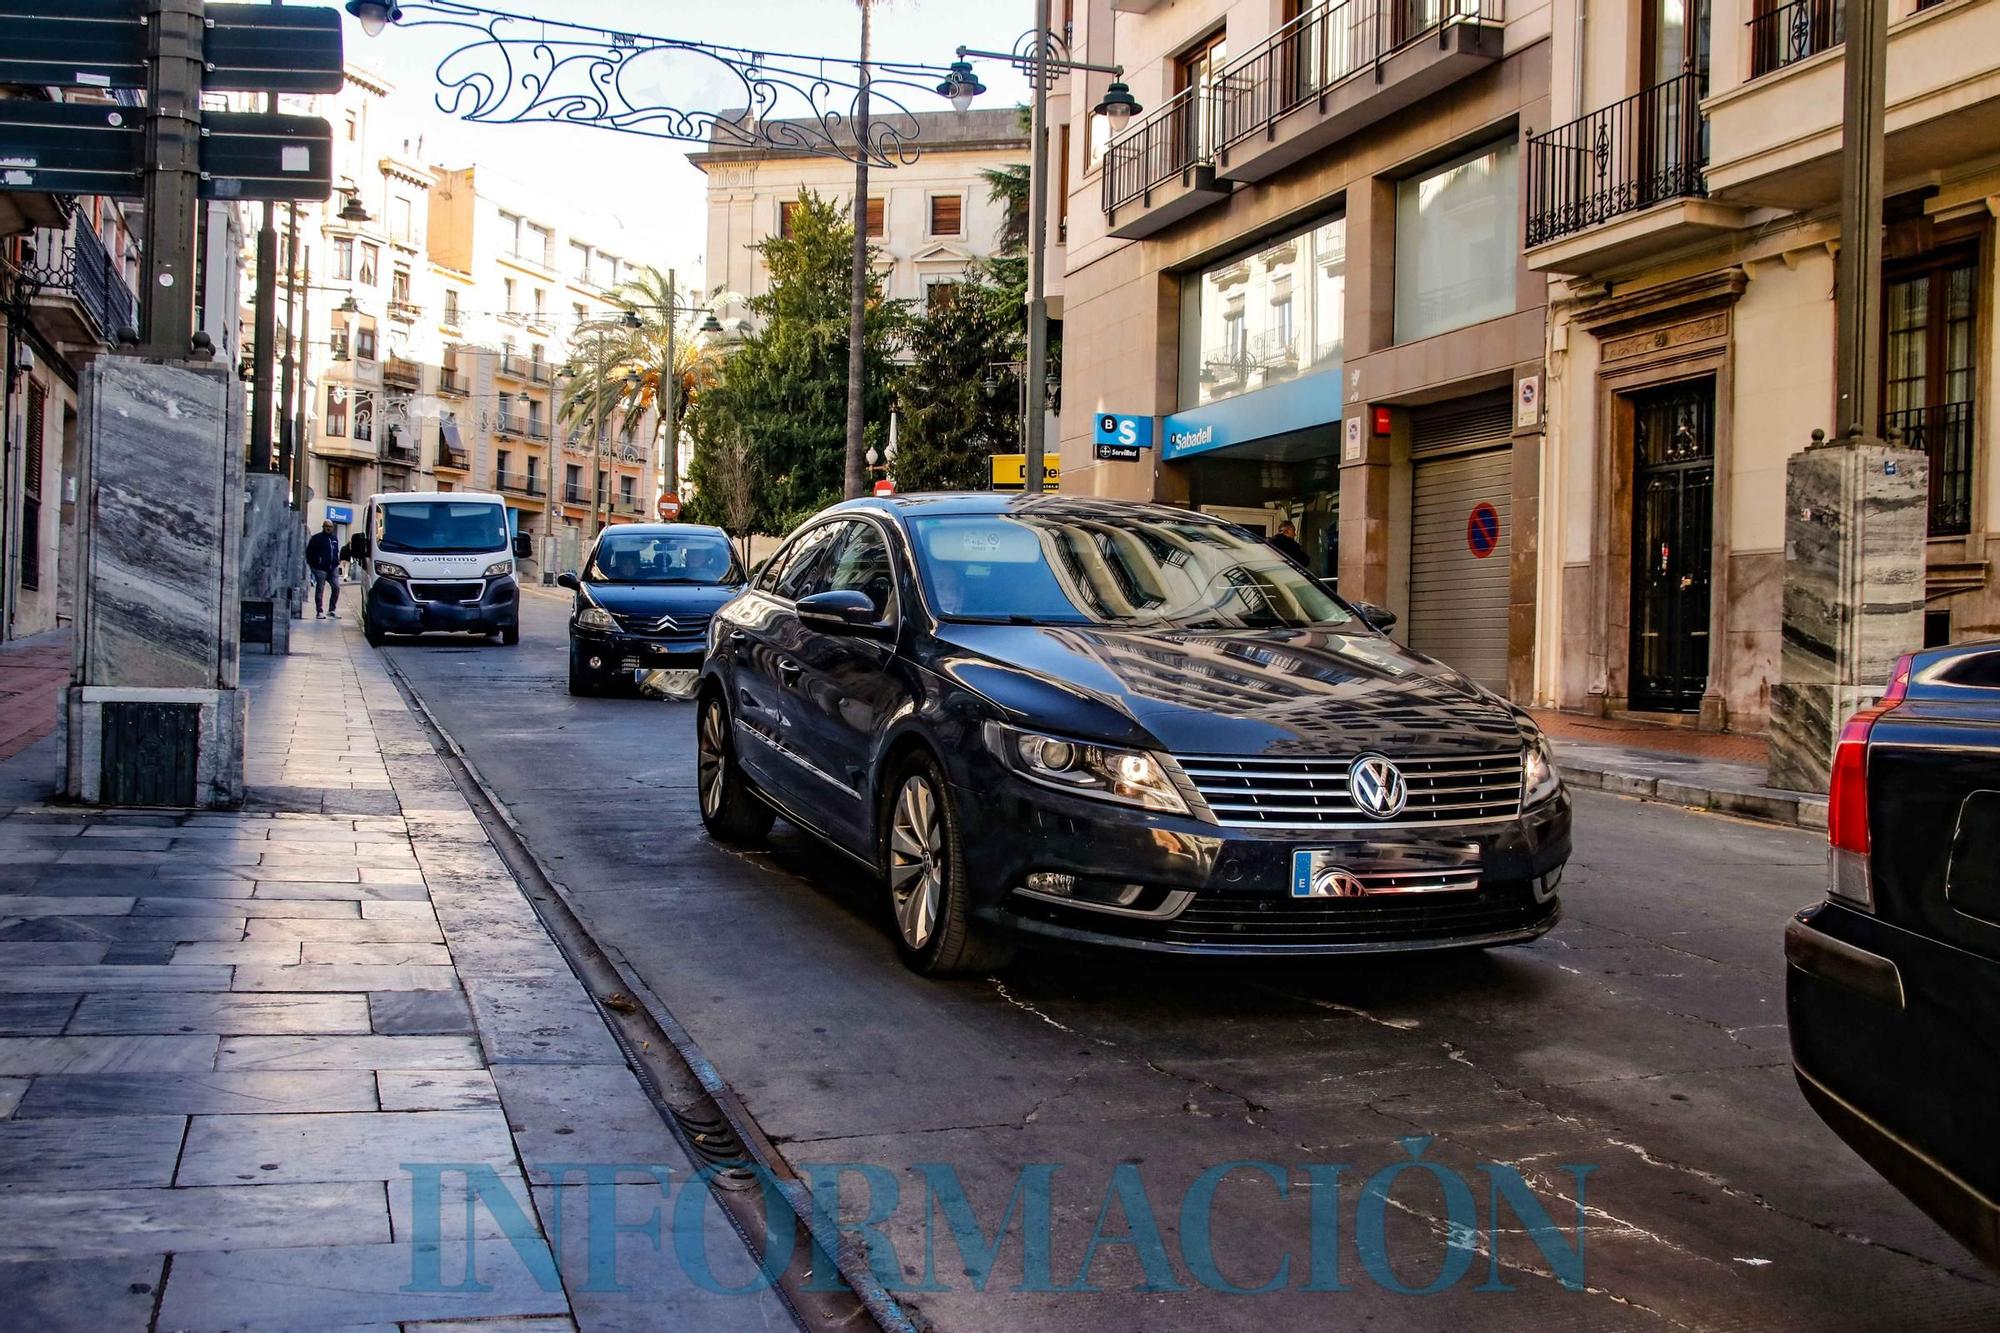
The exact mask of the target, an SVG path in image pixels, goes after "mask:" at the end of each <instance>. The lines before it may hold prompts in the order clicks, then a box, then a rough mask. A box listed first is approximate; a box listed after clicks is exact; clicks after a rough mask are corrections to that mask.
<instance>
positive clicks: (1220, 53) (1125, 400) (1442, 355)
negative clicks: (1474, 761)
mask: <svg viewBox="0 0 2000 1333" xmlns="http://www.w3.org/2000/svg"><path fill="white" fill-rule="evenodd" d="M1063 9H1064V10H1065V11H1066V13H1058V14H1056V15H1055V17H1056V18H1057V19H1058V20H1059V21H1066V22H1067V24H1068V27H1069V32H1070V36H1071V45H1072V49H1073V51H1074V52H1075V54H1076V55H1078V56H1079V57H1080V58H1082V59H1084V60H1088V61H1091V62H1093V63H1117V64H1121V65H1123V66H1124V69H1125V80H1126V82H1127V83H1128V84H1130V86H1131V88H1132V91H1133V93H1134V95H1135V96H1136V97H1137V98H1138V100H1139V102H1140V103H1141V104H1142V105H1143V107H1144V111H1143V113H1142V114H1141V115H1140V116H1138V117H1135V118H1134V119H1133V121H1132V122H1131V123H1130V124H1129V125H1128V126H1126V127H1125V128H1124V130H1123V131H1122V132H1120V133H1118V134H1117V135H1116V136H1115V137H1114V136H1113V135H1112V134H1111V133H1110V128H1109V126H1108V125H1106V124H1105V123H1104V121H1103V119H1102V118H1101V117H1098V116H1095V115H1093V114H1092V112H1091V111H1090V108H1093V107H1094V106H1095V105H1096V104H1097V102H1098V100H1099V98H1100V97H1101V96H1102V94H1103V91H1104V88H1105V86H1106V83H1107V82H1108V79H1107V78H1106V77H1105V76H1101V75H1091V76H1081V75H1080V76H1076V77H1075V78H1073V79H1072V80H1070V81H1069V83H1068V87H1067V88H1066V89H1065V90H1064V92H1065V100H1064V102H1063V103H1062V105H1063V106H1065V107H1066V108H1067V110H1068V119H1067V120H1066V121H1065V122H1064V123H1063V125H1061V126H1059V127H1058V130H1057V134H1058V136H1059V138H1058V140H1057V142H1056V143H1054V144H1053V145H1052V147H1053V148H1054V150H1055V152H1056V154H1057V157H1058V160H1059V161H1060V162H1061V163H1062V167H1061V172H1062V175H1061V180H1062V183H1063V188H1062V189H1061V190H1060V191H1059V198H1058V200H1057V203H1056V208H1057V209H1058V216H1057V218H1056V219H1054V221H1055V222H1056V223H1057V226H1056V227H1055V228H1052V230H1053V231H1056V232H1059V233H1060V234H1061V235H1062V236H1063V237H1064V246H1063V251H1062V255H1063V257H1062V260H1061V263H1062V265H1063V272H1062V275H1061V280H1060V288H1061V308H1062V316H1063V320H1064V332H1065V341H1064V356H1063V397H1064V402H1065V403H1066V404H1068V405H1070V406H1072V407H1076V408H1081V409H1082V410H1078V411H1070V412H1067V413H1065V414H1064V417H1063V427H1062V433H1061V451H1062V487H1063V489H1064V491H1066V492H1083V493H1088V494H1101V495H1119V496H1128V497H1139V498H1157V499H1160V500H1165V501H1169V502H1173V503H1178V504H1186V505H1191V506H1193V507H1196V508H1199V509H1201V510H1204V511H1206V512H1210V513H1215V514H1219V515H1222V516H1225V517H1227V518H1230V519H1232V520H1234V521H1236V522H1239V523H1242V524H1244V525H1245V526H1248V527H1251V528H1253V529H1257V530H1260V531H1265V532H1271V531H1274V530H1275V529H1276V528H1277V526H1278V525H1279V524H1280V523H1282V522H1285V521H1290V522H1292V523H1294V524H1296V525H1297V527H1298V529H1299V537H1300V540H1301V541H1302V542H1303V544H1304V545H1305V547H1306V550H1307V551H1308V553H1309V555H1310V558H1311V562H1312V565H1313V567H1314V568H1315V569H1316V570H1317V571H1319V572H1321V573H1323V574H1326V575H1328V576H1331V577H1335V578H1338V580H1339V584H1340V589H1341V591H1342V592H1343V593H1345V594H1347V595H1349V596H1351V597H1354V598H1359V599H1363V600H1366V601H1370V602H1376V603H1379V604H1382V605H1386V606H1387V607H1389V608H1390V609H1391V610H1393V611H1395V612H1396V613H1397V614H1398V615H1399V616H1400V617H1401V623H1400V624H1399V626H1398V627H1397V630H1396V633H1397V635H1398V637H1400V638H1403V639H1405V640H1407V642H1409V643H1410V644H1411V645H1412V646H1414V647H1416V648H1419V649H1422V650H1423V651H1425V652H1428V653H1431V654H1433V655H1435V656H1437V657H1439V658H1441V659H1443V660H1444V661H1447V662H1450V663H1452V664H1454V665H1456V666H1458V667H1460V668H1462V669H1464V670H1465V671H1466V672H1467V673H1468V674H1470V675H1471V676H1473V677H1474V678H1475V679H1477V680H1479V681H1481V682H1483V683H1485V684H1487V685H1489V686H1491V687H1492V688H1494V689H1496V690H1500V691H1502V692H1504V693H1507V694H1508V695H1510V696H1512V697H1514V698H1517V699H1524V700H1525V699H1527V698H1529V697H1530V696H1531V694H1532V691H1533V688H1534V676H1533V650H1534V646H1535V639H1534V629H1535V624H1536V605H1535V599H1536V592H1537V586H1538V566H1537V557H1538V552H1539V549H1540V539H1539V530H1538V519H1539V515H1540V501H1541V496H1540V478H1541V474H1542V465H1541V449H1542V440H1541V419H1540V413H1539V411H1538V410H1535V411H1530V410H1529V406H1530V405H1533V406H1534V407H1535V408H1537V409H1538V407H1539V402H1540V383H1541V378H1542V373H1543V353H1544V336H1545V335H1544V321H1545V316H1546V292H1547V284H1546V282H1545V280H1544V279H1543V278H1542V277H1541V275H1539V274H1538V273H1536V272H1534V271H1532V270H1530V269H1529V268H1528V267H1527V266H1526V265H1525V263H1524V262H1523V260H1522V256H1521V237H1520V225H1519V216H1520V204H1519V193H1520V177H1521V157H1522V146H1521V145H1522V139H1523V136H1524V133H1525V132H1526V131H1527V130H1529V129H1542V128H1544V127H1545V126H1546V125H1547V124H1548V123H1549V120H1550V116H1549V109H1548V90H1549V83H1550V77H1551V50H1552V44H1551V42H1550V29H1551V25H1552V22H1553V21H1554V12H1553V9H1552V0H1321V3H1301V2H1300V0H1176V2H1175V3H1160V2H1159V0H1074V3H1073V4H1065V5H1064V6H1063ZM1104 413H1115V414H1119V415H1131V416H1138V417H1150V418H1153V419H1154V422H1155V425H1156V428H1157V429H1156V444H1155V446H1154V447H1152V448H1150V449H1144V450H1140V451H1139V457H1138V458H1137V459H1136V460H1133V459H1129V458H1118V457H1115V455H1116V454H1117V453H1118V452H1120V451H1118V450H1116V449H1106V450H1103V451H1102V453H1103V454H1104V455H1106V456H1104V457H1100V450H1099V449H1098V447H1097V445H1096V442H1095V440H1094V438H1093V434H1094V424H1095V419H1096V417H1097V416H1098V415H1100V414H1104Z"/></svg>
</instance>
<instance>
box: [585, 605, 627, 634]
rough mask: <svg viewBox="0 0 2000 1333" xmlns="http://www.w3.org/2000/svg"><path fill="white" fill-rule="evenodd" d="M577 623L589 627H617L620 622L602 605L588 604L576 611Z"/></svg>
mask: <svg viewBox="0 0 2000 1333" xmlns="http://www.w3.org/2000/svg"><path fill="white" fill-rule="evenodd" d="M576 623H577V624H579V625H582V626H584V627H586V628H588V629H617V628H618V622H617V621H615V620H613V619H612V618H611V613H610V612H609V611H606V610H605V609H604V608H603V607H601V606H586V607H584V608H583V610H581V611H579V612H577V613H576Z"/></svg>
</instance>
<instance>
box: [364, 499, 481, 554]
mask: <svg viewBox="0 0 2000 1333" xmlns="http://www.w3.org/2000/svg"><path fill="white" fill-rule="evenodd" d="M377 512H378V513H379V514H380V515H381V518H380V519H379V520H378V532H377V541H376V545H377V546H378V547H379V548H380V549H381V550H383V551H385V552H401V553H402V554H404V555H448V554H454V553H457V554H463V553H465V552H468V551H470V552H479V551H504V550H506V549H507V547H508V541H507V511H506V510H504V509H502V508H501V507H500V506H499V505H497V504H494V503H493V502H492V501H490V500H398V501H395V502H394V503H392V504H384V505H382V506H380V508H379V509H378V510H377Z"/></svg>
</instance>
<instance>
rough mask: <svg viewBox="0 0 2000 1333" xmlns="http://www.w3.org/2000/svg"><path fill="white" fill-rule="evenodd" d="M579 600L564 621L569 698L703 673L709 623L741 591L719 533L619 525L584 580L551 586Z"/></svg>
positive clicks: (569, 577)
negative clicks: (648, 678)
mask: <svg viewBox="0 0 2000 1333" xmlns="http://www.w3.org/2000/svg"><path fill="white" fill-rule="evenodd" d="M556 582H557V583H558V584H560V585H561V586H562V587H565V588H568V589H570V590H571V591H572V592H574V593H575V594H576V601H575V605H574V606H573V607H572V608H571V610H570V617H569V692H570V693H571V694H600V693H602V692H603V691H604V690H605V688H606V687H607V686H609V685H610V684H612V683H613V682H614V681H618V680H623V681H624V682H626V683H628V684H629V683H630V682H631V681H632V679H633V678H634V676H636V675H637V674H638V673H639V672H642V671H661V670H668V671H671V670H675V669H682V670H688V671H692V670H694V669H695V668H697V667H699V666H700V665H701V658H702V647H703V644H704V642H705V638H704V636H705V635H706V634H707V632H708V622H709V617H711V616H713V615H714V614H715V612H716V608H718V607H720V606H721V605H722V604H723V603H724V602H726V601H728V600H729V599H730V598H732V597H734V596H735V595H736V594H737V593H738V592H740V591H741V590H742V587H743V569H742V566H741V565H740V564H739V563H738V562H737V559H736V550H735V548H734V547H733V546H731V545H730V542H729V538H728V536H727V535H726V534H724V532H723V531H722V529H721V528H709V527H702V526H701V525H699V524H694V523H624V524H619V525H617V526H615V527H609V528H606V529H605V530H604V531H603V532H602V533H601V534H599V536H598V538H597V541H596V543H595V545H593V546H592V547H591V550H590V556H589V558H588V559H587V560H585V561H584V565H583V572H582V574H580V575H578V574H562V575H559V576H558V577H557V579H556Z"/></svg>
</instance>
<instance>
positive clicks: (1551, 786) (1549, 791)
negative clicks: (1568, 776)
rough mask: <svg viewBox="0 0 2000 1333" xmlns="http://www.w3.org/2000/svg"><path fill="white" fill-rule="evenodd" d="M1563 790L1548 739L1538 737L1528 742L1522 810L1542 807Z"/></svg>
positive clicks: (1523, 767)
mask: <svg viewBox="0 0 2000 1333" xmlns="http://www.w3.org/2000/svg"><path fill="white" fill-rule="evenodd" d="M1561 790H1562V774H1560V773H1558V772H1556V758H1555V755H1554V754H1553V753H1551V752H1550V750H1549V741H1548V737H1546V736H1536V737H1535V738H1534V739H1533V740H1531V741H1529V742H1528V753H1527V756H1526V758H1524V759H1523V760H1522V763H1521V808H1522V809H1524V810H1525V809H1526V808H1527V807H1529V806H1531V805H1540V804H1541V803H1542V802H1543V801H1546V800H1548V799H1549V797H1551V796H1554V795H1555V794H1556V793H1557V792H1559V791H1561Z"/></svg>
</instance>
